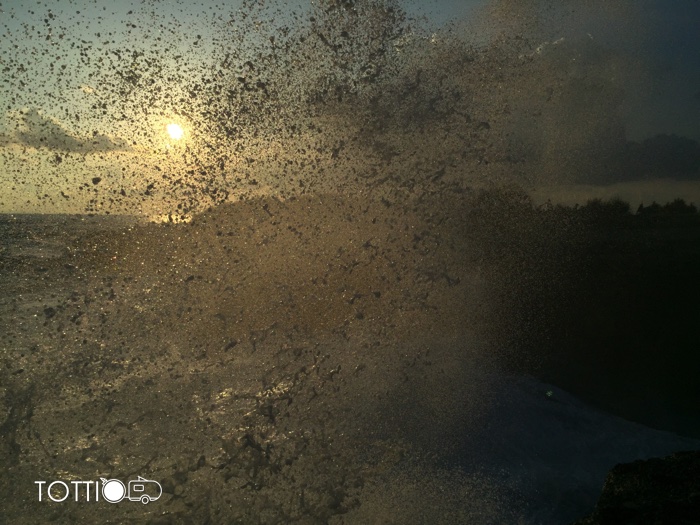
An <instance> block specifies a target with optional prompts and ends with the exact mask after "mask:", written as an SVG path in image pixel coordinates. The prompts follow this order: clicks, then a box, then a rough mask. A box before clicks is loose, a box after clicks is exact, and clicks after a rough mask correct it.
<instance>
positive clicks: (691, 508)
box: [572, 451, 700, 525]
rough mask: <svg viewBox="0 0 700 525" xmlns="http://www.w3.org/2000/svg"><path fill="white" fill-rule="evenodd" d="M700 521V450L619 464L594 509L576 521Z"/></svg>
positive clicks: (609, 524)
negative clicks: (588, 514)
mask: <svg viewBox="0 0 700 525" xmlns="http://www.w3.org/2000/svg"><path fill="white" fill-rule="evenodd" d="M698 523H700V451H693V452H678V453H676V454H673V455H671V456H668V457H665V458H654V459H650V460H647V461H635V462H633V463H626V464H622V465H617V466H616V467H615V468H613V469H612V470H611V471H610V473H609V474H608V477H607V479H606V480H605V485H604V486H603V494H602V495H601V496H600V500H599V501H598V504H597V505H596V508H595V510H594V511H593V513H592V514H591V515H590V516H588V517H586V518H584V519H582V520H580V521H577V522H576V523H574V524H572V525H627V524H629V525H632V524H649V525H651V524H655V525H656V524H658V525H667V524H668V525H690V524H698Z"/></svg>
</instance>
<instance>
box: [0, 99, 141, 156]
mask: <svg viewBox="0 0 700 525" xmlns="http://www.w3.org/2000/svg"><path fill="white" fill-rule="evenodd" d="M21 124H22V126H21V128H22V129H21V130H17V131H15V132H14V133H10V134H5V135H0V146H3V145H8V144H21V145H24V146H30V147H33V148H46V149H50V150H58V151H64V152H73V153H98V152H107V151H124V150H128V149H130V147H129V145H128V144H127V143H126V141H123V140H119V139H114V138H111V137H108V136H106V135H102V134H100V133H97V132H94V133H93V135H92V137H90V138H80V137H75V136H73V135H71V134H70V133H69V132H68V131H66V130H65V129H64V128H63V127H62V126H61V125H60V124H59V123H57V122H55V121H53V120H51V119H49V118H47V117H45V116H44V115H41V114H40V113H39V112H38V111H37V110H36V109H31V110H29V111H27V112H25V113H23V114H22V116H21Z"/></svg>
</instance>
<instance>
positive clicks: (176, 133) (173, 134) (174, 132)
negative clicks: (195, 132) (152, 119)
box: [165, 122, 185, 140]
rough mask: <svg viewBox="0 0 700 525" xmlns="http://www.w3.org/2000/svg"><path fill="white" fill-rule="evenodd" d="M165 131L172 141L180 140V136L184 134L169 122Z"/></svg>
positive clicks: (178, 127)
mask: <svg viewBox="0 0 700 525" xmlns="http://www.w3.org/2000/svg"><path fill="white" fill-rule="evenodd" d="M165 129H166V130H167V131H168V135H170V138H172V139H173V140H180V139H181V138H182V136H183V135H184V134H185V132H184V131H183V129H182V128H181V127H180V126H179V125H178V124H175V123H174V122H171V123H170V124H168V125H167V126H166V127H165Z"/></svg>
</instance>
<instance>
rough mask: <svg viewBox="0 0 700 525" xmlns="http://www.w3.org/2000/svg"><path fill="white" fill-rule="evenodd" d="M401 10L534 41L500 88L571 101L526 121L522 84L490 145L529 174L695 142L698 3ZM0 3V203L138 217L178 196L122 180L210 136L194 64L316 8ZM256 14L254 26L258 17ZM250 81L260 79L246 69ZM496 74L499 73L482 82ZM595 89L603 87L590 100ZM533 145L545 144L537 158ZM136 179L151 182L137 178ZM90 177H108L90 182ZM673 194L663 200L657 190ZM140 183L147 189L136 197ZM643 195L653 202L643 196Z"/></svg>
mask: <svg viewBox="0 0 700 525" xmlns="http://www.w3.org/2000/svg"><path fill="white" fill-rule="evenodd" d="M335 1H336V3H339V0H335ZM325 2H326V3H325V4H323V2H321V4H322V5H327V6H332V5H333V2H334V0H325ZM400 4H401V6H402V7H403V8H404V9H405V11H406V13H407V15H408V17H409V18H412V19H415V21H414V22H413V23H412V27H414V28H416V32H415V33H414V34H413V36H412V37H411V38H414V40H416V39H419V38H423V41H425V42H426V44H425V45H426V46H429V44H428V42H429V41H430V39H431V38H432V39H433V40H434V39H435V38H444V39H446V38H447V37H448V36H449V38H453V37H455V35H457V36H458V37H459V38H460V39H462V40H464V41H469V42H471V43H473V44H475V45H481V46H488V45H491V44H494V47H497V45H500V43H501V42H502V41H506V40H508V39H513V38H522V39H524V40H528V41H529V42H532V43H533V44H532V45H531V46H530V48H527V49H525V48H523V50H521V51H519V53H521V55H522V56H525V57H532V58H533V60H539V61H540V62H541V63H542V65H537V66H535V67H534V69H532V71H535V72H536V74H537V75H542V76H541V77H540V78H538V77H537V76H533V75H535V73H532V72H530V73H528V74H529V75H530V76H529V77H528V78H527V79H525V80H522V79H521V80H518V79H519V78H520V77H519V76H518V75H521V76H522V75H525V73H522V72H519V71H509V72H507V73H504V75H505V76H504V80H503V82H502V84H503V85H505V86H506V87H505V88H503V87H502V86H501V87H500V88H499V89H507V90H510V92H511V93H517V92H518V84H517V83H518V82H522V85H523V86H524V85H528V86H530V87H531V89H535V90H537V89H540V87H539V86H538V81H539V80H541V89H542V90H544V89H549V90H555V91H554V92H555V94H556V90H557V89H561V91H562V92H563V93H565V94H566V95H567V97H568V98H567V99H566V100H564V98H563V96H562V97H560V99H561V100H560V101H559V102H558V105H557V106H556V108H555V109H551V107H552V106H551V105H550V106H543V107H544V110H542V108H539V106H538V107H537V108H535V106H534V105H533V106H532V113H533V114H534V113H537V112H538V111H539V112H540V113H539V114H538V115H536V116H535V117H532V122H531V121H530V120H529V119H530V117H529V116H526V113H527V111H528V110H527V107H526V106H527V104H529V103H530V102H529V101H528V100H529V99H527V97H526V96H525V95H524V94H522V93H517V94H516V95H514V97H515V98H514V102H513V105H515V106H518V105H520V106H522V108H521V113H520V114H517V115H516V116H511V117H508V118H503V117H502V116H495V117H494V119H493V120H492V121H491V122H492V129H493V131H492V133H493V134H494V135H495V134H496V131H497V130H498V131H499V132H502V134H503V137H509V138H508V139H507V140H506V139H503V140H501V141H500V142H494V143H498V144H501V145H502V144H503V143H504V141H506V143H507V144H508V147H512V146H513V143H514V142H517V143H518V144H519V146H518V147H520V149H521V150H522V151H525V153H522V155H523V158H524V159H526V160H527V161H528V162H529V163H530V164H531V165H532V166H533V169H532V170H531V171H532V172H535V171H537V170H538V169H540V166H539V165H538V164H537V162H541V163H543V164H542V169H541V171H542V173H545V172H547V169H549V168H547V166H545V165H544V164H546V163H548V164H549V165H557V164H558V163H559V162H560V160H559V159H560V157H561V156H564V157H567V158H572V159H579V160H574V161H572V163H573V164H576V165H581V166H582V168H581V170H582V171H585V169H587V167H586V166H587V164H586V162H588V160H585V159H584V157H585V158H586V159H588V158H590V157H596V156H599V155H597V154H596V153H595V151H594V150H593V149H590V151H589V150H587V149H586V148H593V146H591V144H593V143H595V142H596V141H598V142H600V141H603V142H604V141H606V140H608V138H606V137H607V135H606V133H609V134H610V135H609V136H610V137H613V138H612V139H610V140H618V139H619V137H622V138H623V139H624V140H627V141H636V142H643V141H644V140H649V139H651V138H652V137H654V136H656V135H659V134H669V135H670V134H674V135H678V136H681V137H687V138H689V139H692V140H695V141H700V126H698V124H697V123H698V122H700V31H698V27H697V24H698V22H697V21H698V20H700V3H699V2H697V1H695V0H676V1H674V2H668V1H666V2H664V1H662V0H641V1H636V2H632V1H623V0H619V1H616V2H606V1H603V0H588V1H586V2H569V1H565V2H549V1H543V0H526V1H515V0H512V1H511V0H473V1H466V0H462V1H454V0H432V1H429V2H421V1H418V0H410V1H409V0H406V1H404V2H402V3H401V2H400ZM0 11H1V12H0V34H1V35H2V38H0V180H1V181H2V192H0V211H5V212H8V211H56V210H64V211H66V210H68V211H79V210H84V209H85V208H86V206H87V207H90V206H92V207H93V208H94V211H100V210H102V211H104V210H106V209H107V208H110V206H111V209H113V212H126V211H134V207H136V208H139V209H138V210H137V211H138V212H139V213H146V214H153V213H161V212H167V211H168V209H169V207H172V205H173V203H174V202H176V200H177V199H176V197H173V198H172V199H170V200H169V201H168V203H167V205H164V207H163V206H160V207H159V206H158V205H155V204H152V203H151V204H147V203H145V201H144V200H143V199H135V200H129V199H128V198H126V199H125V198H122V197H123V195H121V194H123V193H125V190H124V187H125V186H126V187H127V189H128V188H132V189H134V188H137V187H138V188H141V186H144V185H145V187H146V188H148V184H152V182H148V181H150V180H151V179H152V178H153V177H154V176H155V175H157V173H156V172H157V171H158V170H157V169H156V167H162V166H169V167H170V168H171V170H174V171H177V170H185V171H186V170H187V168H188V162H190V163H191V160H192V155H191V148H193V147H194V146H192V145H193V144H194V142H193V141H190V142H189V143H187V140H188V138H190V137H194V136H195V135H196V134H197V133H199V135H198V136H199V137H200V138H201V136H203V135H201V129H202V123H201V122H195V120H197V119H199V118H201V117H197V118H195V117H194V116H193V115H194V114H195V112H194V109H193V108H194V106H192V108H189V109H188V107H187V106H188V103H187V100H188V99H189V100H191V97H192V96H193V93H192V91H191V88H189V87H188V88H187V90H186V89H185V87H184V86H189V85H190V84H191V83H190V84H188V82H190V81H191V79H192V78H194V77H196V76H197V75H199V74H200V73H201V71H209V70H213V69H215V68H217V67H220V65H221V61H222V60H221V57H222V56H226V57H228V56H229V55H231V56H233V55H236V56H237V57H241V56H244V55H245V53H246V49H251V50H253V49H260V46H263V45H268V46H269V44H268V43H267V40H266V38H267V36H268V35H271V34H279V35H282V34H287V33H285V32H284V31H286V30H287V29H288V28H292V30H293V29H294V28H295V27H298V26H299V20H304V19H305V18H304V17H308V13H309V12H310V8H309V3H308V2H306V1H304V0H297V1H296V2H277V3H276V2H269V1H268V2H267V3H266V2H249V3H247V4H245V3H244V2H243V1H242V0H238V1H236V2H217V1H215V0H203V1H200V2H184V1H174V0H143V1H140V0H139V1H125V0H116V1H110V2H106V1H103V0H94V1H86V0H71V1H66V0H62V1H60V2H41V1H39V2H35V3H31V4H29V3H27V2H21V1H18V0H14V1H7V0H4V1H0ZM251 13H254V15H255V16H257V17H258V18H259V20H260V21H261V22H260V23H257V22H256V23H255V24H252V23H251V19H252V18H254V16H253V15H251ZM307 22H308V20H307ZM256 24H257V25H256ZM251 28H253V29H251ZM418 28H422V29H420V30H419V29H418ZM253 33H255V34H253ZM431 34H432V36H431ZM426 35H427V36H426ZM409 36H410V35H409ZM397 38H398V37H397ZM402 38H407V37H406V35H404V36H403V37H402ZM283 40H284V38H283V37H280V38H278V41H277V42H280V41H283ZM397 42H398V39H397ZM535 45H536V46H537V47H536V48H534V49H531V48H532V47H533V46H535ZM273 47H274V44H273ZM321 47H323V46H321ZM395 47H396V49H397V50H398V49H399V46H398V44H397V45H396V46H395ZM399 53H400V52H399V51H396V54H397V56H399ZM402 56H405V53H404V55H402ZM522 56H521V58H522ZM214 57H216V58H214ZM241 61H242V59H241ZM224 62H225V61H224ZM497 67H499V66H498V64H496V65H495V66H494V68H497ZM247 74H248V75H249V76H251V77H252V76H253V72H252V71H248V73H247ZM255 74H256V75H258V76H259V75H261V73H260V72H259V71H255ZM131 75H133V78H132V76H131ZM321 76H322V75H321ZM135 78H138V79H139V80H138V81H139V82H151V84H149V85H150V86H152V88H151V89H150V93H151V94H150V96H149V97H146V96H145V95H143V93H142V92H139V91H138V90H137V89H134V90H131V88H130V85H129V82H130V81H133V82H134V83H135V82H136V80H133V79H135ZM130 79H131V80H130ZM493 81H494V80H493V78H491V77H490V78H489V81H488V82H493ZM509 83H510V84H509ZM291 84H292V82H290V85H291ZM134 85H136V84H134ZM484 85H486V83H484ZM489 85H493V84H489ZM194 86H195V87H198V88H201V87H202V86H197V85H196V84H194ZM601 86H602V87H601ZM592 89H595V90H598V91H597V92H596V93H594V94H593V95H591V94H590V91H591V90H592ZM137 93H140V94H138V95H137ZM479 96H483V97H484V99H488V101H489V102H488V103H486V102H485V103H484V105H488V104H491V102H490V100H491V99H490V97H492V96H493V94H492V93H486V92H484V93H482V94H477V95H476V97H477V98H478V97H479ZM139 97H140V98H139ZM591 97H593V98H591ZM555 98H556V95H555ZM137 99H138V104H137V103H136V100H137ZM591 100H593V103H592V104H591ZM178 101H179V102H178ZM524 101H526V102H527V103H526V102H524ZM144 107H145V109H144ZM547 107H549V108H550V109H547ZM523 108H525V109H523ZM538 108H539V109H538ZM548 112H549V113H548ZM197 114H198V115H201V111H200V113H197ZM612 117H614V118H612ZM493 122H498V123H500V125H501V128H497V126H496V125H494V124H493ZM171 123H177V124H178V125H180V126H181V127H182V128H183V130H184V139H183V140H182V141H175V140H173V139H172V137H170V136H168V134H167V132H166V126H167V125H168V124H171ZM610 130H612V131H610ZM246 134H250V137H249V136H248V135H246ZM253 135H254V133H253V132H251V130H250V129H248V130H245V131H243V132H241V136H245V137H247V138H246V140H249V144H250V149H249V154H251V155H257V154H262V153H260V152H261V151H262V149H260V148H262V146H259V148H258V149H255V147H258V146H255V147H254V145H255V144H257V142H256V140H257V139H255V140H254V139H253V138H251V137H252V136H253ZM513 137H515V138H513ZM601 137H602V138H601ZM201 140H204V139H201ZM619 140H622V139H619ZM508 141H510V142H508ZM209 142H211V141H209ZM522 144H524V145H522ZM572 144H573V146H572ZM620 144H623V142H620ZM684 144H685V143H684ZM691 146H692V145H691ZM567 147H572V148H575V151H573V153H572V152H570V151H568V150H567V149H566V148H567ZM188 148H190V150H188ZM265 148H267V150H269V148H270V145H269V144H267V145H266V146H265ZM553 149H555V150H557V153H556V155H553V154H552V153H551V150H553ZM691 149H692V147H691ZM267 150H266V151H267ZM582 150H586V151H585V152H584V153H585V155H584V154H582V153H581V151H582ZM531 151H536V152H537V153H536V154H534V153H533V154H532V155H531V156H528V155H530V153H528V152H531ZM570 153H571V154H570ZM683 154H685V153H683ZM188 155H190V156H189V157H188ZM689 155H694V153H692V152H691V153H689ZM543 159H544V160H543ZM580 159H584V160H580ZM239 160H240V162H243V161H242V160H241V159H239ZM236 162H238V161H236ZM616 162H617V161H616ZM625 162H627V161H626V160H625ZM234 164H235V162H234ZM229 165H232V164H231V163H229ZM593 171H594V170H593ZM137 172H138V173H141V174H142V175H143V182H144V183H143V184H141V183H140V182H139V181H138V180H136V181H134V180H133V179H134V176H135V175H134V173H137ZM620 173H622V172H620ZM652 175H653V174H652ZM652 175H649V174H647V175H646V176H645V178H646V180H645V181H643V182H644V184H646V186H645V187H651V186H650V185H649V184H650V183H649V180H648V179H649V178H653V176H652ZM663 176H666V175H663ZM533 177H534V176H533V175H532V174H529V175H527V184H529V187H530V188H536V189H539V190H541V191H544V190H543V188H552V187H554V188H557V189H556V191H550V193H551V194H552V195H564V194H565V193H566V191H567V190H566V185H569V186H571V187H572V188H573V186H572V185H573V184H575V185H576V188H578V189H577V190H576V192H574V191H573V190H572V192H571V193H570V194H569V197H571V196H572V195H574V194H575V195H579V194H580V189H581V188H582V187H589V186H590V187H595V186H596V185H597V186H602V185H606V188H608V190H609V189H610V188H611V187H612V186H613V185H617V186H616V187H619V185H623V186H624V185H627V186H629V185H630V184H632V185H633V184H634V183H635V181H634V180H632V179H631V178H630V175H629V174H624V176H623V175H620V176H619V177H618V178H617V179H615V175H612V176H611V177H612V178H610V177H608V178H607V179H606V178H601V177H597V178H596V177H591V179H590V180H581V179H580V178H579V179H576V180H573V179H571V178H568V179H566V180H560V181H557V180H553V179H552V177H551V176H548V177H546V178H543V179H542V180H537V178H536V177H535V178H533ZM96 178H99V179H100V182H98V183H93V181H94V180H95V179H96ZM682 178H683V177H682ZM693 178H694V177H693V176H692V173H691V175H690V176H688V175H687V174H686V176H684V179H685V180H683V184H681V185H678V186H677V187H678V188H679V191H683V192H684V194H683V195H681V196H687V198H689V199H691V198H692V199H696V198H697V195H698V193H697V192H695V190H691V189H690V186H689V180H687V179H693ZM695 178H700V175H697V174H696V177H695ZM79 181H81V182H79ZM114 181H119V183H118V184H117V183H116V182H114ZM108 182H109V184H111V186H108ZM113 182H114V184H112V183H113ZM146 182H148V184H146ZM690 182H692V180H691V181H690ZM603 183H604V184H603ZM669 184H670V183H669ZM161 186H163V184H161ZM627 186H625V187H627ZM652 186H653V185H652ZM657 186H658V185H657ZM108 187H109V191H110V192H112V193H113V195H112V196H111V197H109V198H108V199H107V201H109V199H111V203H112V204H108V203H107V201H105V192H106V191H107V190H106V188H108ZM659 187H660V186H659ZM668 187H669V186H668V185H667V186H666V187H665V189H664V191H661V190H659V191H658V192H657V193H656V194H657V195H659V196H660V198H661V195H666V194H667V193H668ZM78 188H80V189H78ZM541 191H540V193H541ZM548 191H549V190H548ZM596 191H598V193H600V191H601V190H600V189H598V190H596ZM605 191H607V190H605ZM134 192H136V189H134ZM143 192H148V189H146V190H143V191H141V189H139V190H138V192H136V193H138V194H139V195H140V194H141V193H143ZM127 193H128V192H127ZM623 193H624V194H629V195H633V194H635V193H634V190H631V191H627V190H625V191H624V192H623ZM644 195H645V198H649V196H648V192H647V193H644ZM653 195H654V193H653V192H652V193H651V196H652V197H651V198H653ZM98 196H99V197H100V198H99V199H98ZM577 198H578V197H577ZM664 198H665V197H664ZM562 199H563V200H566V199H564V198H563V197H562ZM97 200H99V201H101V203H100V204H98V203H97ZM119 200H121V201H123V202H122V205H121V207H120V206H118V205H117V201H119ZM90 202H92V204H90Z"/></svg>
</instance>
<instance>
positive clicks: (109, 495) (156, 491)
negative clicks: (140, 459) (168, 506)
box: [100, 476, 163, 505]
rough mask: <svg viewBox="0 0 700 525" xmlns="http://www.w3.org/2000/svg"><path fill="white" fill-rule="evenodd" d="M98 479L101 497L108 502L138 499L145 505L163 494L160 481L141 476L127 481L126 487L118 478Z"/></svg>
mask: <svg viewBox="0 0 700 525" xmlns="http://www.w3.org/2000/svg"><path fill="white" fill-rule="evenodd" d="M100 480H101V481H102V498H103V499H105V500H106V501H109V502H110V503H119V502H120V501H122V500H123V499H128V500H129V501H140V502H141V503H143V504H144V505H145V504H147V503H150V502H151V501H155V500H157V499H158V498H160V497H161V495H162V494H163V488H162V487H161V486H160V483H158V482H157V481H153V480H152V479H145V478H142V477H141V476H137V478H136V479H132V480H131V481H129V483H128V489H127V486H124V483H122V482H121V481H120V480H118V479H105V478H100Z"/></svg>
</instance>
